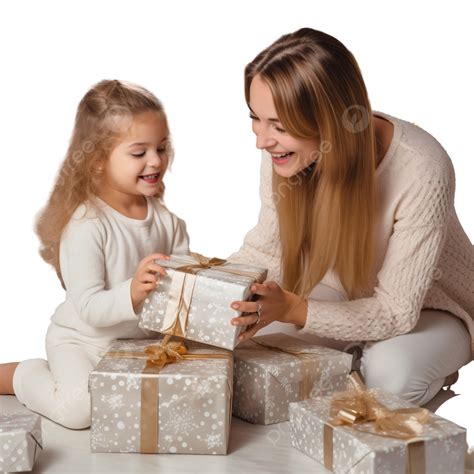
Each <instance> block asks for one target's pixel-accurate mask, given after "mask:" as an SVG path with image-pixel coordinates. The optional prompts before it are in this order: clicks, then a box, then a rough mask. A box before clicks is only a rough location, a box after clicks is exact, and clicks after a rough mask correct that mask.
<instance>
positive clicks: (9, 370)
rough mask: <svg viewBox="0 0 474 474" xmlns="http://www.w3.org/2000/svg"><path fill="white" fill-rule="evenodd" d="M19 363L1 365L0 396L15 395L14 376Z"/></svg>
mask: <svg viewBox="0 0 474 474" xmlns="http://www.w3.org/2000/svg"><path fill="white" fill-rule="evenodd" d="M18 364H19V362H9V363H8V364H0V395H15V392H14V391H13V374H14V372H15V369H16V366H17V365H18Z"/></svg>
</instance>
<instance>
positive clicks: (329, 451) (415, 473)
mask: <svg viewBox="0 0 474 474" xmlns="http://www.w3.org/2000/svg"><path fill="white" fill-rule="evenodd" d="M348 380H349V389H348V390H346V391H343V392H336V393H335V394H334V395H333V396H332V398H331V406H330V416H331V417H332V419H331V420H329V421H328V422H327V423H325V424H324V466H325V467H326V468H327V469H329V470H331V471H332V469H333V427H335V426H341V425H342V426H349V427H351V428H352V429H354V430H356V431H361V432H365V433H370V434H374V435H377V436H384V437H389V438H397V439H400V440H404V441H405V442H406V445H407V452H408V458H407V461H408V462H407V473H408V474H423V473H424V472H425V447H424V440H423V439H422V438H420V437H419V436H420V435H421V433H422V431H423V429H424V425H426V424H427V423H428V422H429V421H430V412H429V411H428V410H427V409H426V408H420V407H415V408H398V409H393V410H392V409H390V408H387V407H386V406H385V405H383V404H382V403H380V402H379V401H378V400H377V399H376V398H375V395H374V391H373V390H370V389H367V387H366V386H365V384H364V382H363V381H362V379H361V378H360V376H359V375H358V373H357V372H352V373H351V374H350V376H349V378H348ZM364 423H365V424H366V425H365V426H364V425H363V424H364ZM367 423H369V424H368V425H367ZM361 425H362V426H361Z"/></svg>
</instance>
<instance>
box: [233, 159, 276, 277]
mask: <svg viewBox="0 0 474 474" xmlns="http://www.w3.org/2000/svg"><path fill="white" fill-rule="evenodd" d="M260 202H261V207H260V214H259V216H258V222H257V224H256V226H255V227H254V228H253V229H251V230H249V231H248V232H247V235H246V236H245V238H244V243H243V245H242V246H241V247H240V249H239V251H238V252H235V253H233V254H232V255H230V256H229V257H227V260H229V261H232V262H237V263H248V264H251V265H256V266H260V267H263V268H267V269H268V276H267V280H272V281H276V282H279V281H280V262H281V246H280V232H279V229H278V215H277V212H276V209H275V203H274V202H273V196H272V163H271V161H270V159H269V158H268V156H266V155H265V152H262V164H261V168H260Z"/></svg>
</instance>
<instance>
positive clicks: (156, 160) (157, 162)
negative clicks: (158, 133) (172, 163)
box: [148, 151, 163, 168]
mask: <svg viewBox="0 0 474 474" xmlns="http://www.w3.org/2000/svg"><path fill="white" fill-rule="evenodd" d="M162 162H163V160H162V159H161V157H160V154H159V153H158V152H156V151H155V152H154V153H153V154H151V155H150V158H149V159H148V165H149V166H151V167H155V168H159V167H160V166H161V163H162Z"/></svg>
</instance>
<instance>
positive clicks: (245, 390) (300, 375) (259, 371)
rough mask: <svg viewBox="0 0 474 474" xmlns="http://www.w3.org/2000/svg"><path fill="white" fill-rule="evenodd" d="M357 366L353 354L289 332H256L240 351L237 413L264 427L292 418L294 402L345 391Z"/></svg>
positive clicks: (236, 377) (236, 357)
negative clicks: (348, 378) (294, 335)
mask: <svg viewBox="0 0 474 474" xmlns="http://www.w3.org/2000/svg"><path fill="white" fill-rule="evenodd" d="M267 346H270V347H272V348H270V347H267ZM351 364H352V356H351V355H350V354H347V353H345V352H341V351H337V350H335V349H330V348H327V347H322V346H316V345H314V344H311V343H309V342H306V341H304V340H302V339H299V338H296V337H292V336H289V335H287V334H283V333H275V334H267V335H264V336H255V337H253V338H252V339H250V340H247V341H244V342H242V343H241V344H239V346H238V347H237V348H236V349H235V350H234V402H233V414H234V415H235V416H237V417H239V418H242V419H244V420H247V421H250V422H251V423H257V424H263V425H268V424H272V423H280V422H283V421H287V420H288V405H289V403H290V402H295V401H300V400H304V399H306V398H308V397H309V396H318V395H324V394H330V393H332V392H333V391H335V390H340V389H342V388H343V387H344V386H345V384H346V377H347V374H348V373H349V372H350V370H351Z"/></svg>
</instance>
